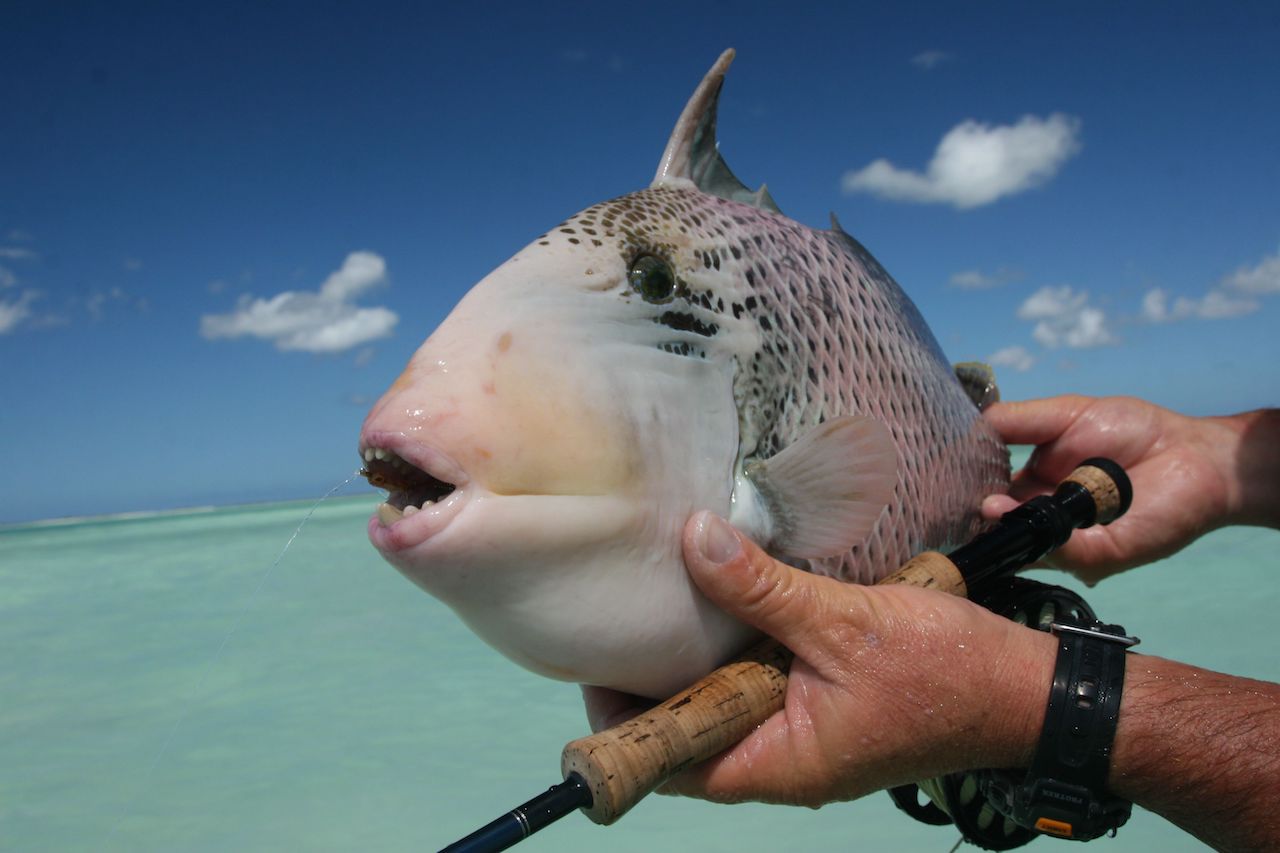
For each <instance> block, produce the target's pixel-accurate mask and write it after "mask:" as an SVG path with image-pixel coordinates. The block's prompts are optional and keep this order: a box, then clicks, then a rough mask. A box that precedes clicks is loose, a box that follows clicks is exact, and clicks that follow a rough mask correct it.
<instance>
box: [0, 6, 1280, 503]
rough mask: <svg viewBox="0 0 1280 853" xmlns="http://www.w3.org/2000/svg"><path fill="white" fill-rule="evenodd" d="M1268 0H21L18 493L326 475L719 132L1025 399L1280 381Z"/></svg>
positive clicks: (5, 397)
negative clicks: (669, 165)
mask: <svg viewBox="0 0 1280 853" xmlns="http://www.w3.org/2000/svg"><path fill="white" fill-rule="evenodd" d="M1277 43H1280V11H1277V10H1276V7H1275V6H1274V5H1273V4H1268V3H1257V4H1247V3H1238V4H1207V3H1130V4H1110V3H1106V4H1103V3H1097V4H1088V3H1086V4H1079V3H1075V4H1050V3H1045V4H1025V3H1019V4H1002V3H976V4H975V3H969V4H956V3H941V4H901V5H895V7H894V8H892V9H890V8H888V7H887V6H886V7H877V6H870V5H866V6H864V5H863V4H857V3H847V4H846V3H831V4H822V3H818V4H797V3H792V4H763V3H742V4H737V3H733V4H731V3H711V2H708V3H703V4H621V5H617V4H603V3H578V4H575V3H562V4H556V5H554V6H551V5H548V6H546V7H545V8H537V7H535V6H534V5H533V4H514V3H513V4H502V3H495V4H458V3H454V4H443V3H411V4H408V3H407V4H382V3H365V4H358V5H357V4H333V3H325V4H320V3H306V4H301V3H299V4H293V3H284V2H278V3H270V4H257V3H255V4H236V3H223V4H208V5H203V6H195V5H192V4H161V3H155V4H139V3H121V4H49V3H12V2H10V3H5V4H3V5H2V6H0V80H3V81H4V84H5V85H4V89H5V96H4V98H3V102H2V105H0V446H3V447H4V456H3V458H4V460H5V464H4V469H5V472H6V476H5V482H6V486H5V488H4V489H3V493H2V494H0V522H7V521H20V520H24V519H31V518H40V517H49V516H59V515H80V514H96V513H111V512H122V511H131V510H144V509H158V508H165V507H172V506H181V505H190V504H205V503H219V502H231V501H242V500H261V499H274V498H285V497H302V496H308V495H318V494H319V493H320V492H322V491H324V490H325V489H326V488H327V487H329V486H331V485H333V484H335V483H337V482H338V481H340V480H341V479H343V478H344V477H345V476H347V475H348V474H349V473H350V472H351V471H353V470H354V469H355V467H356V464H357V460H356V455H355V444H356V437H357V430H358V428H359V424H360V422H361V420H362V418H363V415H364V412H365V410H366V408H367V407H368V405H369V403H370V402H371V401H372V400H373V399H375V398H376V397H377V395H378V394H380V393H381V391H382V390H383V389H384V388H385V387H386V386H387V385H388V384H389V383H390V381H391V380H392V379H393V378H394V377H395V376H396V375H397V374H398V373H399V371H400V369H401V367H402V366H403V364H404V363H405V361H406V360H407V358H408V356H409V355H410V353H411V352H412V351H413V350H414V349H415V348H416V347H417V346H418V344H419V343H420V342H421V341H422V340H423V339H424V338H425V337H426V335H427V334H428V333H429V332H430V331H431V329H432V328H434V327H435V326H436V325H437V324H438V323H439V322H440V320H441V319H443V317H444V316H445V314H446V313H447V312H448V310H449V309H450V307H451V306H452V305H453V304H454V303H455V302H456V301H457V300H458V299H459V298H460V297H461V295H462V294H463V293H465V291H466V290H467V289H468V288H469V287H470V286H471V285H472V284H473V283H474V282H476V281H478V280H479V279H480V278H481V277H482V276H483V275H484V274H485V273H486V272H488V271H489V270H490V269H492V268H493V267H494V266H496V265H498V264H499V263H501V262H502V261H503V260H505V259H506V258H507V257H509V256H510V255H511V254H513V253H514V252H515V251H517V250H518V249H519V248H521V247H522V246H524V245H525V244H526V243H527V242H529V241H530V240H531V239H532V238H533V237H535V236H537V235H538V234H540V233H541V232H542V231H543V230H545V229H546V228H548V227H550V226H552V225H554V224H555V223H557V222H559V221H560V220H561V219H563V218H565V217H566V216H568V215H570V214H572V213H574V212H576V211H578V210H580V209H582V208H583V207H586V206H588V205H590V204H592V203H594V202H596V201H599V200H602V199H605V198H608V197H612V196H615V195H619V194H621V193H625V192H628V191H631V190H633V189H637V188H640V187H642V186H645V185H646V184H647V183H648V182H649V180H650V178H651V177H652V174H653V171H654V168H655V166H656V164H657V161H658V157H659V155H660V153H661V151H662V148H663V145H664V143H665V141H666V138H667V135H668V133H669V131H670V129H671V126H672V124H673V123H674V121H675V118H676V116H677V115H678V113H679V111H680V109H681V107H682V106H683V104H684V101H685V99H686V98H687V97H688V95H689V94H690V93H691V92H692V90H693V87H694V86H695V85H696V83H697V82H698V80H699V78H700V77H701V75H702V73H703V72H704V71H705V70H706V68H707V67H708V66H709V65H710V64H711V63H712V62H713V61H714V59H715V58H716V56H717V55H718V54H719V52H720V51H721V50H722V49H724V48H726V47H734V48H736V49H737V51H738V57H737V60H736V62H735V64H734V67H733V68H732V70H731V71H730V74H729V78H728V82H727V84H726V87H725V90H724V95H723V98H722V101H721V110H720V140H721V148H722V151H723V153H724V155H725V158H726V160H727V161H728V162H729V164H730V165H731V166H732V168H733V169H734V170H735V171H736V172H737V173H738V175H739V176H740V177H742V178H743V180H744V181H745V182H747V183H748V184H751V185H753V186H754V185H757V184H759V183H760V182H767V183H768V185H769V187H770V189H771V191H772V192H773V195H774V197H775V198H776V199H777V201H778V203H779V205H780V206H781V208H782V209H783V210H784V211H786V212H787V214H788V215H790V216H792V217H793V218H795V219H798V220H800V221H802V222H806V223H808V224H811V225H815V226H820V227H821V226H824V225H825V223H826V221H827V214H828V212H829V211H834V212H835V213H836V214H837V215H838V216H839V217H840V220H841V222H842V223H843V225H844V226H845V228H846V229H847V230H849V231H850V232H851V233H852V234H854V236H856V237H858V238H859V239H860V240H861V241H862V242H863V243H864V244H866V245H867V246H868V248H870V250H871V251H872V252H873V253H874V254H875V255H876V256H877V257H878V258H879V259H880V261H881V262H882V263H883V264H884V265H885V266H886V267H887V268H888V269H889V271H890V272H891V273H892V274H893V275H894V276H895V277H896V278H897V279H898V280H899V282H900V283H901V284H902V285H903V287H904V288H905V289H906V290H907V291H908V293H910V294H911V295H912V297H913V298H914V299H915V300H916V302H917V304H918V305H919V306H920V308H921V310H922V311H923V313H924V315H925V317H926V318H927V319H928V320H929V322H930V323H931V325H932V326H933V328H934V330H935V333H936V334H937V336H938V338H939V340H940V341H941V343H942V345H943V347H944V348H945V349H946V350H947V352H948V354H949V355H950V356H951V357H952V358H954V359H955V360H963V359H974V358H977V359H993V358H994V360H995V361H996V362H997V363H998V364H999V366H998V374H999V376H1000V379H1001V386H1002V389H1003V392H1004V395H1005V397H1006V398H1025V397H1033V396H1041V395H1047V394H1054V393H1061V392H1066V391H1076V392H1083V393H1090V394H1111V393H1130V394H1137V395H1141V396H1145V397H1148V398H1150V399H1153V400H1156V401H1157V402H1160V403H1163V404H1165V405H1169V406H1172V407H1175V408H1178V409H1181V410H1184V411H1188V412H1193V413H1210V412H1222V411H1229V410H1239V409H1244V408H1252V407H1256V406H1261V405H1276V404H1277V403H1278V402H1280V400H1278V399H1277V398H1278V397H1280V198H1278V196H1280V154H1278V153H1277V152H1280V115H1278V111H1277V109H1276V95H1275V93H1276V92H1278V91H1280V62H1277V61H1276V59H1275V45H1276V44H1277Z"/></svg>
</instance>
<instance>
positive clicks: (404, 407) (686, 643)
mask: <svg viewBox="0 0 1280 853" xmlns="http://www.w3.org/2000/svg"><path fill="white" fill-rule="evenodd" d="M732 58H733V52H732V51H727V52H725V54H724V55H722V56H721V57H720V59H719V61H717V62H716V64H715V65H714V66H713V67H712V68H711V70H710V72H709V73H708V74H707V75H706V77H705V78H704V79H703V81H702V83H701V84H700V85H699V86H698V89H697V91H696V92H694V94H693V97H692V98H691V99H690V101H689V103H688V106H686V107H685V109H684V112H683V113H682V114H681V116H680V118H679V120H678V122H677V124H676V127H675V131H674V132H673V134H672V136H671V139H670V141H669V142H668V143H667V147H666V150H665V152H664V153H663V155H662V160H661V162H660V164H659V166H658V171H657V174H656V176H655V177H654V179H653V183H652V184H650V186H649V187H648V189H643V190H640V191H639V192H634V193H631V194H630V195H624V196H622V197H620V198H615V199H613V200H611V201H604V202H600V203H599V204H596V205H593V206H592V207H589V208H587V209H586V210H584V211H582V212H581V213H579V214H577V215H576V216H573V217H571V218H569V219H567V220H566V221H564V222H562V223H561V224H559V225H557V226H556V227H554V228H552V229H551V230H549V231H548V232H547V233H546V234H544V235H542V236H540V237H538V238H537V239H535V240H534V241H533V242H532V243H531V244H530V245H529V246H527V247H525V248H524V249H522V250H520V251H519V252H518V253H517V254H516V255H515V256H514V257H513V258H511V259H510V260H509V261H507V262H506V263H504V264H503V265H502V266H500V267H498V268H497V269H496V270H494V271H493V272H492V273H490V274H489V275H488V276H486V277H485V278H484V279H483V280H482V281H480V282H479V283H478V284H476V285H475V287H473V288H472V289H471V291H470V292H469V293H467V295H466V296H465V297H464V298H463V300H462V301H461V302H460V303H459V304H458V305H457V306H456V307H455V308H454V310H453V312H452V313H451V314H450V315H449V316H448V317H447V318H446V319H445V321H444V322H443V323H442V324H441V325H440V327H439V328H437V329H436V330H435V331H434V332H433V333H432V334H431V335H430V337H428V338H427V340H426V342H425V343H423V344H422V346H421V348H419V349H418V351H417V352H416V353H415V354H414V355H413V357H412V359H411V360H410V362H409V365H408V367H407V368H406V369H405V371H404V373H403V374H402V375H401V376H400V377H399V378H398V379H397V380H396V381H395V383H394V384H393V385H392V386H391V388H390V389H389V390H388V391H387V392H386V393H385V394H384V395H383V397H382V398H381V399H380V400H379V401H378V403H377V404H376V405H375V406H374V407H373V410H372V411H371V412H370V413H369V416H368V418H367V419H366V421H365V424H364V428H363V430H362V432H361V435H360V448H359V449H360V454H361V457H362V459H363V461H364V464H365V474H366V476H367V477H368V479H369V480H370V482H372V483H373V484H375V485H377V486H380V487H382V488H385V489H386V490H387V491H388V492H389V494H388V496H387V499H386V502H385V503H383V504H381V505H380V506H379V507H378V509H377V512H376V513H375V515H374V517H373V518H372V519H370V522H369V537H370V539H371V540H372V542H373V544H374V545H375V546H376V547H377V549H378V550H379V551H380V552H381V553H382V554H383V556H384V557H385V558H386V559H387V560H388V561H390V562H391V563H392V564H393V565H394V566H395V567H396V568H397V569H399V570H400V571H401V572H403V573H404V574H405V575H406V576H408V577H409V578H410V579H411V580H412V581H413V582H414V583H416V584H418V585H419V586H421V587H422V588H423V589H425V590H426V591H427V592H429V593H431V594H432V595H434V596H436V597H438V598H439V599H440V600H441V601H443V602H445V603H446V604H448V605H449V607H451V608H452V609H453V610H454V611H455V612H456V613H457V614H458V615H459V616H460V617H461V618H462V619H463V620H464V621H465V622H466V623H467V624H468V625H469V626H470V627H471V628H472V629H473V630H474V631H475V632H476V633H477V634H479V635H480V636H481V637H482V638H483V639H484V640H485V641H487V642H488V643H490V644H491V645H493V646H494V647H495V648H497V649H498V650H499V651H501V652H502V653H503V654H505V655H507V656H508V657H509V658H511V659H512V660H514V661H516V662H517V663H519V664H521V665H523V666H525V667H528V668H529V669H531V670H534V671H536V672H539V673H542V674H545V675H548V676H551V677H553V678H559V679H565V680H571V681H577V682H581V683H584V684H591V685H598V686H603V687H611V688H615V689H618V690H623V691H626V692H630V693H636V694H640V695H643V696H650V697H655V698H662V697H665V696H667V695H669V694H671V693H672V692H674V691H676V690H678V689H680V688H682V687H684V686H686V685H687V684H689V683H690V682H691V681H693V680H694V679H696V678H697V677H699V676H701V675H703V674H705V673H706V672H708V671H710V670H711V669H713V668H714V667H715V666H717V665H719V664H720V663H722V662H724V660H725V659H727V658H728V657H730V656H731V655H732V654H733V653H734V652H736V651H737V650H739V649H740V648H741V647H743V646H744V645H745V644H747V643H748V642H749V641H750V639H751V638H752V637H751V633H750V631H749V630H748V629H747V628H746V627H745V626H743V625H742V624H740V623H738V622H736V621H735V620H733V619H731V618H730V617H728V616H727V615H725V614H724V613H723V612H721V611H720V610H718V609H717V608H716V607H714V606H712V605H711V604H710V603H709V602H708V601H706V599H704V598H703V597H702V596H701V595H700V593H699V592H698V590H697V588H696V587H694V586H693V584H692V582H691V581H690V579H689V577H688V576H687V574H686V573H685V569H684V563H683V560H682V558H681V548H680V536H681V530H682V528H683V527H684V524H685V522H686V520H687V519H688V518H689V517H690V516H691V515H692V514H693V513H695V512H696V511H698V510H702V509H709V510H713V511H715V512H717V513H719V514H721V515H723V516H725V517H727V518H728V519H729V520H730V521H731V522H732V523H733V524H734V525H735V526H737V527H738V528H739V529H740V530H742V531H743V532H744V533H746V534H748V535H750V536H751V537H752V538H753V539H755V540H756V541H757V542H759V543H760V544H761V545H762V546H763V547H765V548H766V549H767V550H768V551H769V552H770V553H771V554H773V555H775V556H777V557H778V558H780V559H782V560H785V561H787V562H789V563H791V564H793V565H796V566H799V567H802V568H807V569H809V570H811V571H814V572H820V573H823V574H826V575H831V576H835V577H838V578H842V579H845V580H849V581H853V582H863V583H866V582H872V581H874V580H876V579H878V578H880V577H882V576H884V575H886V574H888V573H889V572H891V571H893V570H894V569H895V568H896V567H897V566H898V565H899V564H901V563H902V562H904V561H906V560H907V559H908V558H909V557H911V556H912V555H913V554H915V553H916V552H918V551H920V550H921V549H924V548H937V547H943V546H945V545H947V544H948V543H952V544H959V543H961V542H963V541H965V540H966V539H968V538H969V537H970V536H972V535H973V534H974V533H976V532H977V531H978V530H979V529H980V525H981V519H980V515H979V505H980V502H981V499H982V497H983V496H984V495H987V494H991V493H994V492H1000V491H1004V490H1005V489H1006V488H1007V486H1008V479H1009V457H1008V451H1007V449H1006V448H1005V446H1004V444H1003V443H1002V442H1001V441H1000V440H999V438H998V437H997V436H996V435H995V433H994V432H993V430H992V429H991V428H990V427H988V426H987V425H986V423H985V422H984V420H983V419H982V417H981V415H980V406H981V405H983V404H984V403H985V401H987V400H990V399H992V398H994V397H995V395H996V392H995V390H994V384H993V383H992V382H991V381H990V372H989V371H987V370H984V369H982V368H981V367H975V366H970V367H968V368H966V369H962V370H960V371H959V372H957V370H956V369H953V368H952V367H951V366H950V365H949V364H948V362H947V361H946V359H945V358H944V357H943V354H942V351H941V349H940V347H939V346H938V343H937V342H936V341H935V340H934V337H933V335H932V333H931V332H930V331H929V329H928V327H927V326H926V325H925V323H924V321H923V319H922V318H921V316H920V314H919V312H918V311H917V309H916V307H915V305H914V304H913V303H912V302H911V300H910V299H909V298H908V297H907V295H906V294H905V293H903V291H902V290H901V289H900V288H899V287H898V285H897V284H896V283H895V282H894V280H893V279H892V278H891V277H890V276H889V274H888V273H887V272H885V270H884V269H883V268H882V267H881V266H880V264H878V263H877V262H876V261H875V259H874V258H872V257H871V255H870V254H869V253H868V252H867V250H866V249H864V248H863V247H862V246H861V244H859V243H858V242H857V241H855V240H854V239H853V238H852V237H850V236H849V235H848V234H846V233H844V231H843V230H842V229H841V228H840V226H839V224H838V223H837V222H836V221H835V219H834V217H833V218H832V227H831V228H830V230H815V229H812V228H809V227H807V226H805V225H801V224H800V223H798V222H795V221H793V220H791V219H789V218H787V217H786V216H784V215H783V214H782V213H781V212H780V211H779V210H778V208H777V206H776V204H775V203H774V201H773V199H772V198H771V196H770V195H769V193H768V192H767V191H766V190H765V189H764V188H763V187H761V189H759V190H757V191H752V190H749V189H748V188H747V187H745V186H744V185H743V184H742V183H741V182H739V181H738V179H737V178H735V177H734V175H733V173H732V172H731V171H730V170H729V168H728V167H727V166H726V165H725V163H724V161H723V159H721V157H720V154H719V152H718V149H717V144H716V138H715V125H716V104H717V100H718V96H719V92H720V88H721V86H722V84H723V82H724V74H725V71H726V69H727V68H728V66H729V63H730V61H731V60H732Z"/></svg>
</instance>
